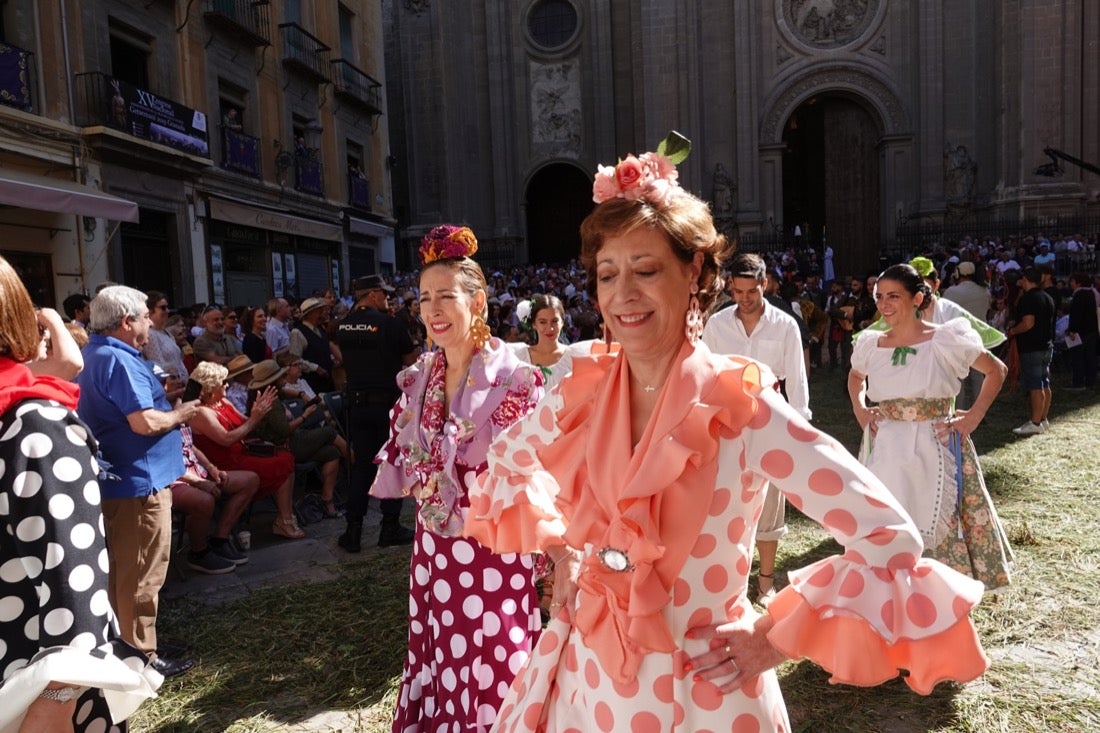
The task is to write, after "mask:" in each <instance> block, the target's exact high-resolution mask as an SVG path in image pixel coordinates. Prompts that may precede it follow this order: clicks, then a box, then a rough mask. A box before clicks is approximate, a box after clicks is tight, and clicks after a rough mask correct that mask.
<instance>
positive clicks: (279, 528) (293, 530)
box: [271, 517, 306, 540]
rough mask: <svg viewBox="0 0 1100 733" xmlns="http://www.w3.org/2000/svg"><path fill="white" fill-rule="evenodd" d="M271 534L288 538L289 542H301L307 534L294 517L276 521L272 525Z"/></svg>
mask: <svg viewBox="0 0 1100 733" xmlns="http://www.w3.org/2000/svg"><path fill="white" fill-rule="evenodd" d="M271 533H272V534H276V535H279V536H280V537H286V538H287V539H288V540H300V539H302V538H303V537H305V536H306V533H305V532H303V531H302V528H301V527H299V526H298V520H297V519H295V518H294V517H287V518H286V519H282V518H279V519H276V520H275V523H274V524H272V525H271Z"/></svg>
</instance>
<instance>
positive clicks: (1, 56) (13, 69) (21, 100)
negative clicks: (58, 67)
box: [0, 43, 31, 112]
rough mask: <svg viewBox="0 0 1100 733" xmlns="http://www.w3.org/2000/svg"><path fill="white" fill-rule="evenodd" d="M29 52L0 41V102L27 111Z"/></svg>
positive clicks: (29, 90) (29, 92) (28, 103)
mask: <svg viewBox="0 0 1100 733" xmlns="http://www.w3.org/2000/svg"><path fill="white" fill-rule="evenodd" d="M30 65H31V54H30V53H29V52H27V51H24V50H23V49H21V48H16V47H15V46H9V45H7V44H4V43H0V103H3V104H6V105H8V106H9V107H15V108H16V109H21V110H24V111H27V112H29V111H30V109H31V87H30Z"/></svg>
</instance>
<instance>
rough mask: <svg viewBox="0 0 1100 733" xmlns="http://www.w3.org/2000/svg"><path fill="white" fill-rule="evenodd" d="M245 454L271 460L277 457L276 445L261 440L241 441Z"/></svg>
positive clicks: (248, 439)
mask: <svg viewBox="0 0 1100 733" xmlns="http://www.w3.org/2000/svg"><path fill="white" fill-rule="evenodd" d="M241 445H243V446H244V452H245V453H247V454H248V455H250V456H257V457H259V458H271V457H272V456H273V455H275V444H274V443H271V442H268V441H266V440H261V439H260V438H245V439H244V440H242V441H241Z"/></svg>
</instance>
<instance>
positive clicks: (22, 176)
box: [0, 168, 138, 222]
mask: <svg viewBox="0 0 1100 733" xmlns="http://www.w3.org/2000/svg"><path fill="white" fill-rule="evenodd" d="M0 204H7V205H8V206H19V207H21V208H24V209H37V210H39V211H55V212H57V213H59V214H79V215H80V216H89V217H98V218H103V219H113V220H115V221H134V222H136V221H137V220H138V205H137V204H135V203H134V202H133V201H127V200H126V199H123V198H119V197H118V196H112V195H111V194H109V193H103V192H102V191H97V190H96V189H94V188H90V187H89V186H82V185H81V184H79V183H76V182H75V181H63V180H61V179H58V178H47V177H46V176H39V175H35V174H33V173H23V172H20V171H13V170H9V169H6V168H5V169H0Z"/></svg>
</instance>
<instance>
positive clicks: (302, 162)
mask: <svg viewBox="0 0 1100 733" xmlns="http://www.w3.org/2000/svg"><path fill="white" fill-rule="evenodd" d="M294 188H295V189H297V190H298V191H301V192H302V193H308V194H310V195H312V196H324V195H325V177H324V168H323V166H322V165H321V161H319V160H317V151H315V150H308V151H305V152H296V153H295V154H294Z"/></svg>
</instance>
